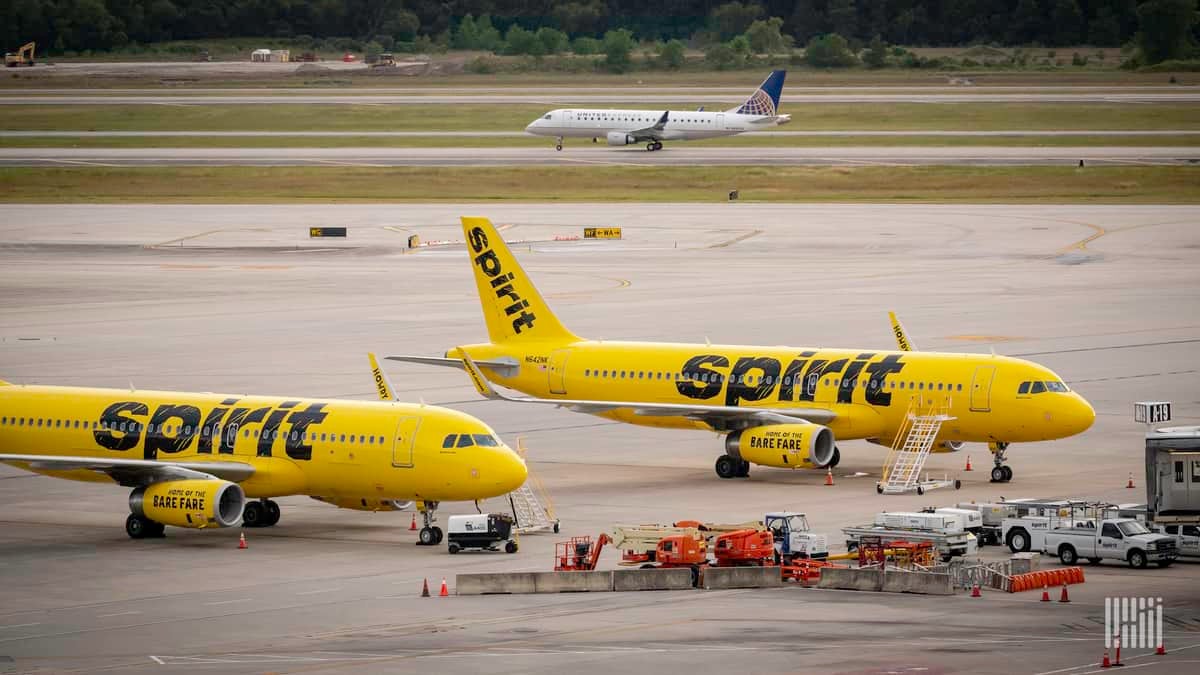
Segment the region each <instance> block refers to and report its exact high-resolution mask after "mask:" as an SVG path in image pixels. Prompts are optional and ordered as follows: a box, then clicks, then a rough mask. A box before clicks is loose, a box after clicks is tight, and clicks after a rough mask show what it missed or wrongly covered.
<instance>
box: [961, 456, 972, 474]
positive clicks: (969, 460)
mask: <svg viewBox="0 0 1200 675" xmlns="http://www.w3.org/2000/svg"><path fill="white" fill-rule="evenodd" d="M971 470H972V469H971V456H970V455H967V468H965V469H963V471H971Z"/></svg>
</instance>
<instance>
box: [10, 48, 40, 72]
mask: <svg viewBox="0 0 1200 675" xmlns="http://www.w3.org/2000/svg"><path fill="white" fill-rule="evenodd" d="M36 46H37V45H36V43H33V42H26V43H25V44H23V45H21V48H20V49H18V50H17V51H16V52H5V53H4V65H5V66H8V67H9V68H16V67H17V66H32V65H33V64H34V59H33V52H34V48H35V47H36Z"/></svg>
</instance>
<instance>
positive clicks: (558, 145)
mask: <svg viewBox="0 0 1200 675" xmlns="http://www.w3.org/2000/svg"><path fill="white" fill-rule="evenodd" d="M562 141H563V137H562V136H559V137H558V138H557V139H556V140H555V141H554V149H555V150H557V151H559V152H562Z"/></svg>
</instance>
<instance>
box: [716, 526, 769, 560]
mask: <svg viewBox="0 0 1200 675" xmlns="http://www.w3.org/2000/svg"><path fill="white" fill-rule="evenodd" d="M713 560H714V561H715V562H716V565H717V567H766V566H768V565H772V564H774V562H775V538H774V537H773V536H772V535H771V532H770V531H769V530H737V531H735V532H726V533H724V534H721V535H719V536H717V538H716V543H715V545H714V546H713Z"/></svg>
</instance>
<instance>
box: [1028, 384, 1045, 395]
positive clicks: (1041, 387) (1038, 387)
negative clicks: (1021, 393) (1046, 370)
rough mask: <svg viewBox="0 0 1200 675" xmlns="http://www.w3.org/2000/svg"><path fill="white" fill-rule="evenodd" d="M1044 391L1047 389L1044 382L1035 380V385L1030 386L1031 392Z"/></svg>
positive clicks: (1038, 392)
mask: <svg viewBox="0 0 1200 675" xmlns="http://www.w3.org/2000/svg"><path fill="white" fill-rule="evenodd" d="M1044 391H1046V385H1045V384H1044V383H1042V382H1034V383H1033V386H1031V387H1030V388H1029V393H1031V394H1040V393H1042V392H1044Z"/></svg>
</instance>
